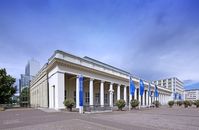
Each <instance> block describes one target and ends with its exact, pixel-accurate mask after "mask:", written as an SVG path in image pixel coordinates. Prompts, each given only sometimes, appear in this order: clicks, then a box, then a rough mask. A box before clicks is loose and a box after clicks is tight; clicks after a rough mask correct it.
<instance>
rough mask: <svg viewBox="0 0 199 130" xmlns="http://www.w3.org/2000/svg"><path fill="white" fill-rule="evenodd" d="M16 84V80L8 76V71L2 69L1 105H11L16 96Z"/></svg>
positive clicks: (0, 79)
mask: <svg viewBox="0 0 199 130" xmlns="http://www.w3.org/2000/svg"><path fill="white" fill-rule="evenodd" d="M14 83H15V78H13V77H11V76H10V75H8V74H7V72H6V69H0V104H6V103H9V101H10V98H11V97H12V96H13V95H14V94H15V92H16V90H15V88H14V87H13V84H14Z"/></svg>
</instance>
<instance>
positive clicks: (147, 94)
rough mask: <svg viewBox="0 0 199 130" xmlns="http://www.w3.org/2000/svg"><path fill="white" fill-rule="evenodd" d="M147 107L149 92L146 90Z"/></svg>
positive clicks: (147, 104)
mask: <svg viewBox="0 0 199 130" xmlns="http://www.w3.org/2000/svg"><path fill="white" fill-rule="evenodd" d="M146 106H149V93H148V90H146Z"/></svg>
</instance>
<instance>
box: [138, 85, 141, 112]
mask: <svg viewBox="0 0 199 130" xmlns="http://www.w3.org/2000/svg"><path fill="white" fill-rule="evenodd" d="M138 97H139V108H140V106H141V96H140V88H139V92H138Z"/></svg>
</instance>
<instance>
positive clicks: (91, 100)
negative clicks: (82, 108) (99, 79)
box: [89, 79, 93, 106]
mask: <svg viewBox="0 0 199 130" xmlns="http://www.w3.org/2000/svg"><path fill="white" fill-rule="evenodd" d="M89 105H90V106H93V79H90V83H89Z"/></svg>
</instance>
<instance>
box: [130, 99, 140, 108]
mask: <svg viewBox="0 0 199 130" xmlns="http://www.w3.org/2000/svg"><path fill="white" fill-rule="evenodd" d="M138 105H139V101H138V100H131V107H132V108H136V107H137V106H138Z"/></svg>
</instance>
